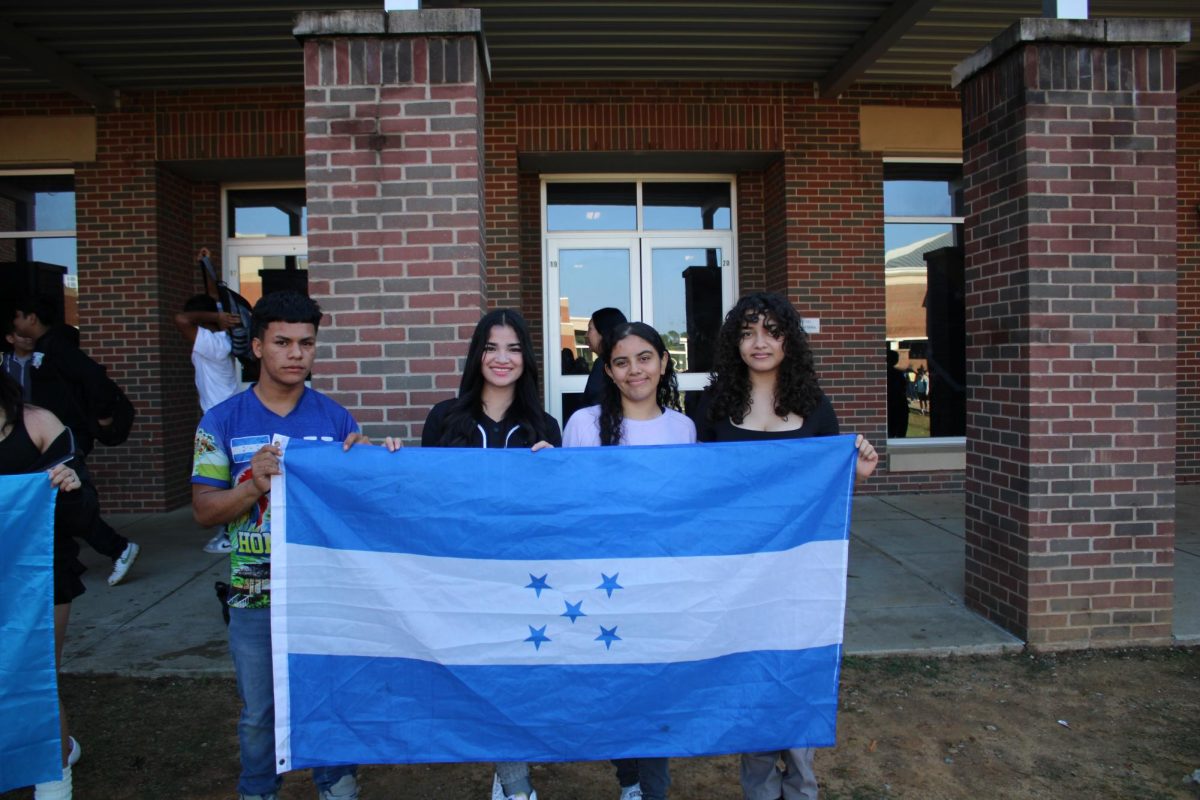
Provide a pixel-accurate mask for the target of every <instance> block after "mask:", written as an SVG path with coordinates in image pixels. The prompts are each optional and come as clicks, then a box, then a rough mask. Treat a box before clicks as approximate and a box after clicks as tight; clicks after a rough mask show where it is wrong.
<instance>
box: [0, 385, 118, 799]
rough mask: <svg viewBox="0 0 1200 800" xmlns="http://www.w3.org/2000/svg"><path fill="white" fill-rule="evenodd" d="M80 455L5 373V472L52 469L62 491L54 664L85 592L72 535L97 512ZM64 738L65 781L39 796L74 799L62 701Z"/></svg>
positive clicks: (71, 744)
mask: <svg viewBox="0 0 1200 800" xmlns="http://www.w3.org/2000/svg"><path fill="white" fill-rule="evenodd" d="M74 453H75V442H74V439H73V437H72V435H71V432H70V431H69V430H67V429H66V428H65V427H63V424H62V423H61V422H59V421H58V418H57V417H55V416H54V415H53V414H52V413H50V412H49V411H46V410H45V409H42V408H36V407H34V406H26V405H25V404H24V402H23V401H22V397H21V387H20V386H19V385H18V384H17V383H16V381H14V380H13V379H12V378H10V377H9V376H8V375H6V374H0V475H17V474H21V473H31V472H38V471H41V470H46V472H47V473H48V475H49V479H50V483H51V485H53V486H54V487H55V488H56V489H58V495H57V496H56V498H55V504H54V568H53V569H54V663H55V665H56V666H57V665H58V664H60V663H61V662H62V651H63V644H64V642H65V641H66V633H67V621H68V620H69V619H70V616H71V601H72V600H73V599H75V598H76V597H78V596H79V595H81V594H83V583H82V582H81V581H80V580H79V573H81V572H82V571H83V566H82V565H81V564H80V563H79V562H78V560H76V556H77V555H78V554H79V545H78V544H76V543H75V540H74V539H73V538H72V536H81V535H83V534H84V533H85V532H87V531H88V530H89V529H90V527H91V524H92V522H93V521H94V519H95V515H96V513H97V506H98V503H97V500H96V492H95V489H93V488H92V486H91V484H90V483H89V482H87V481H86V480H85V479H84V477H83V476H81V475H80V474H79V473H78V472H76V471H75V469H74V468H73V467H71V466H69V464H70V462H71V457H72V456H73V455H74ZM51 465H54V466H51ZM58 711H59V725H60V729H61V736H62V766H63V773H62V779H61V780H57V781H50V782H48V783H41V784H38V785H37V787H36V788H35V794H36V795H37V796H38V797H42V796H47V797H49V796H53V797H64V798H70V797H71V767H70V764H71V763H73V762H74V761H76V760H78V756H77V755H76V753H78V752H79V750H78V748H79V745H78V744H77V743H76V742H75V740H74V739H72V738H71V737H70V736H69V735H68V733H67V717H66V714H65V712H64V710H63V707H62V703H61V702H60V703H59V708H58Z"/></svg>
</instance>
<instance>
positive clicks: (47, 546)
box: [0, 472, 62, 791]
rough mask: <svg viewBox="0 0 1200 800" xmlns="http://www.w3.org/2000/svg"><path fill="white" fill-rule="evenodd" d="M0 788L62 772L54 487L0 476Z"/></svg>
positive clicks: (40, 477) (37, 478)
mask: <svg viewBox="0 0 1200 800" xmlns="http://www.w3.org/2000/svg"><path fill="white" fill-rule="evenodd" d="M0 530H2V531H4V533H5V536H4V557H3V558H0V586H3V587H4V591H2V592H0V641H3V642H4V646H3V647H0V791H5V790H7V789H11V788H13V787H16V786H29V785H31V784H34V783H40V782H42V781H48V780H57V779H58V778H59V777H61V775H62V772H61V761H60V759H61V744H60V742H59V730H58V681H57V679H56V676H55V672H54V607H53V606H54V573H53V564H54V489H53V488H52V487H51V486H50V481H49V480H47V479H46V473H44V472H37V473H33V474H31V475H4V476H0Z"/></svg>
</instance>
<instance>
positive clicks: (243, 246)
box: [224, 239, 308, 306]
mask: <svg viewBox="0 0 1200 800" xmlns="http://www.w3.org/2000/svg"><path fill="white" fill-rule="evenodd" d="M224 264H225V282H226V283H228V284H229V286H230V288H232V289H233V290H234V291H236V292H237V293H238V294H240V295H241V296H242V297H244V298H246V300H247V301H248V302H249V303H250V305H251V306H253V305H254V304H255V303H256V302H258V299H259V298H260V297H262V296H263V295H264V294H266V293H267V292H272V291H278V290H279V289H298V290H299V291H301V292H304V293H305V294H307V293H308V247H307V244H306V243H305V242H304V241H303V240H301V241H292V240H290V239H260V240H257V241H246V240H234V241H232V242H230V243H229V244H228V245H226V247H225V258H224Z"/></svg>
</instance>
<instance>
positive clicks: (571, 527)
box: [271, 436, 856, 772]
mask: <svg viewBox="0 0 1200 800" xmlns="http://www.w3.org/2000/svg"><path fill="white" fill-rule="evenodd" d="M855 458H856V450H855V449H854V440H853V437H850V436H837V437H827V438H820V439H810V440H792V441H772V442H760V443H753V444H740V443H739V444H716V445H684V446H658V447H603V448H601V447H597V448H579V449H570V450H562V449H555V450H544V451H542V452H539V453H530V452H528V451H525V450H519V451H518V450H475V449H440V448H436V449H435V448H421V449H406V450H402V451H400V452H396V453H388V452H386V451H385V450H384V449H383V448H379V447H362V446H359V447H355V448H353V449H352V450H351V451H350V452H349V453H342V452H341V451H340V447H339V446H337V445H320V444H317V443H309V442H300V441H293V442H291V443H290V444H289V445H288V448H287V452H286V457H285V466H284V475H283V476H280V477H276V478H274V479H273V481H274V483H273V486H272V491H271V498H272V499H271V520H272V523H271V527H272V535H273V539H274V542H273V553H272V562H273V563H272V570H271V580H272V601H271V608H272V634H273V637H272V638H273V645H272V646H273V650H274V669H275V703H276V712H275V723H276V748H277V751H278V752H277V755H278V758H277V765H278V770H279V771H280V772H284V771H286V770H290V769H298V768H301V767H309V766H314V765H323V764H334V763H414V762H447V761H492V760H500V761H565V760H587V759H600V758H623V757H652V756H690V755H705V754H716V753H736V752H744V751H756V750H772V749H782V748H787V747H799V746H832V745H833V744H834V738H835V730H834V726H835V721H836V711H837V686H838V669H839V665H840V659H841V649H842V622H843V616H844V612H845V597H846V555H847V529H848V526H849V520H850V496H851V487H852V484H853V481H854V467H853V465H854V461H855Z"/></svg>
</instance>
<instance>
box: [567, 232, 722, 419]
mask: <svg viewBox="0 0 1200 800" xmlns="http://www.w3.org/2000/svg"><path fill="white" fill-rule="evenodd" d="M729 248H730V237H729V236H728V235H720V234H718V235H712V236H689V237H678V236H661V235H659V236H656V235H647V236H646V237H644V238H642V239H607V240H586V239H585V240H581V239H574V238H567V237H564V238H561V239H560V238H559V237H550V239H549V240H548V248H547V250H548V256H549V258H548V263H547V266H548V270H547V281H546V283H547V286H546V290H547V294H546V296H547V297H548V298H557V307H548V308H547V309H546V320H547V324H546V342H547V345H546V370H545V374H546V385H547V407H548V409H549V410H550V413H552V414H554V415H555V416H556V417H557V418H558V419H560V420H563V421H564V422H565V421H566V419H568V418H569V417H570V416H571V414H573V413H574V412H575V411H576V410H577V409H578V408H579V405H580V398H581V396H582V392H583V388H584V386H585V385H586V384H587V377H588V373H589V372H590V371H591V369H592V364H593V363H595V354H594V353H592V351H591V347H590V346H589V345H588V342H587V328H588V320H589V319H591V316H592V314H593V313H595V312H596V311H597V310H598V309H601V308H606V307H612V308H617V309H620V310H621V311H622V313H624V314H625V317H626V318H627V319H631V320H642V321H643V322H646V323H648V324H649V325H652V326H653V327H654V329H655V330H657V331H658V332H659V333H660V334H662V337H663V340H664V341H665V343H666V345H667V349H668V350H669V351H670V352H671V356H672V358H673V360H674V362H675V369H676V372H677V374H678V379H679V390H680V392H681V393H687V392H697V391H699V390H701V389H703V388H704V387H705V386H706V385H707V384H708V376H709V373H710V371H711V370H712V367H713V359H714V357H715V355H716V335H717V331H718V330H719V329H720V327H721V320H722V318H723V315H724V313H725V309H726V307H727V306H728V305H729V300H728V298H732V297H733V294H734V276H733V270H732V269H730V265H729V261H728V258H727V256H726V253H728V251H729Z"/></svg>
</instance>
